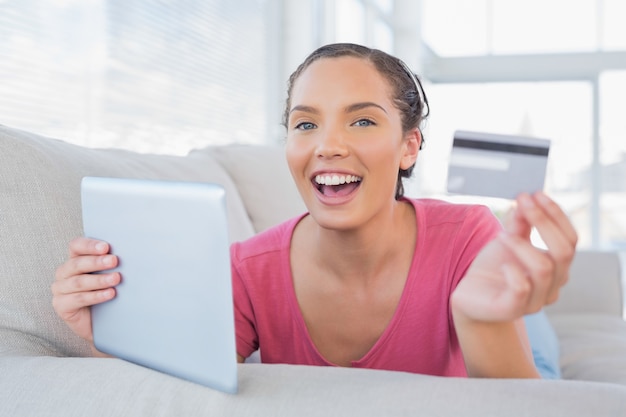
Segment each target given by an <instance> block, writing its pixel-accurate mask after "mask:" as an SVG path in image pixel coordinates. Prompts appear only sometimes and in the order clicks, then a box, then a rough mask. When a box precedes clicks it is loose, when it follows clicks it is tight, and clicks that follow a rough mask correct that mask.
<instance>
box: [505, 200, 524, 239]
mask: <svg viewBox="0 0 626 417" xmlns="http://www.w3.org/2000/svg"><path fill="white" fill-rule="evenodd" d="M517 206H518V204H514V205H513V206H512V207H511V208H510V209H509V210H508V212H507V213H506V214H505V216H504V219H503V222H502V223H503V228H504V230H506V231H507V232H508V233H511V234H514V235H517V236H521V237H529V236H530V231H531V226H530V224H529V223H528V221H527V220H526V219H525V218H524V217H523V216H522V215H521V214H520V212H519V209H518V208H517Z"/></svg>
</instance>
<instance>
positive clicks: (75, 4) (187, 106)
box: [0, 0, 268, 153]
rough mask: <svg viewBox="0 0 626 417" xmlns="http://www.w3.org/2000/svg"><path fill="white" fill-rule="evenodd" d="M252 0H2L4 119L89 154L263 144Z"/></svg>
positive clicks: (0, 97) (260, 31)
mask: <svg viewBox="0 0 626 417" xmlns="http://www.w3.org/2000/svg"><path fill="white" fill-rule="evenodd" d="M263 8H264V2H262V1H258V0H238V1H237V2H232V1H228V0H223V1H220V0H177V1H173V0H160V1H150V2H146V1H142V0H55V1H50V0H4V1H0V57H1V59H0V76H1V77H2V78H1V79H2V83H0V123H2V124H5V125H10V126H13V127H17V128H23V129H26V130H33V131H35V132H37V133H41V134H47V135H52V136H62V137H63V138H64V139H68V140H71V141H73V142H76V143H80V144H83V145H87V146H95V147H106V146H114V147H121V148H127V149H134V150H139V151H145V152H156V153H185V152H187V151H188V150H189V149H192V148H195V147H201V146H205V145H208V144H218V143H228V142H245V143H261V142H264V141H265V138H264V136H265V134H266V123H267V121H266V112H265V109H264V107H265V103H266V94H267V91H266V90H267V87H266V86H267V79H268V77H267V73H266V71H267V69H266V68H267V65H266V62H265V58H264V57H265V56H267V55H268V54H267V53H266V51H265V49H266V47H267V42H266V39H265V35H266V27H265V26H266V24H265V13H264V9H263Z"/></svg>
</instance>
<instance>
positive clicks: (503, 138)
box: [447, 130, 550, 199]
mask: <svg viewBox="0 0 626 417" xmlns="http://www.w3.org/2000/svg"><path fill="white" fill-rule="evenodd" d="M549 151H550V140H548V139H541V138H535V137H529V136H518V135H502V134H495V133H484V132H470V131H465V130H457V131H456V132H454V141H453V143H452V152H451V154H450V162H449V165H448V183H447V190H448V192H449V193H450V194H462V195H476V196H485V197H499V198H506V199H515V197H517V195H519V194H520V193H522V192H527V193H533V192H535V191H540V190H543V187H544V182H545V177H546V168H547V165H548V153H549Z"/></svg>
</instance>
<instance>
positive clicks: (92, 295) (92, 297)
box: [52, 288, 116, 321]
mask: <svg viewBox="0 0 626 417" xmlns="http://www.w3.org/2000/svg"><path fill="white" fill-rule="evenodd" d="M115 293H116V292H115V288H105V289H102V290H97V291H87V292H79V293H72V294H65V295H62V296H55V297H54V298H53V299H52V306H53V308H54V311H56V313H57V314H58V315H59V317H61V319H63V320H65V321H67V320H71V318H72V316H74V315H76V313H77V312H79V311H80V310H81V309H83V308H85V307H90V306H93V305H96V304H100V303H104V302H105V301H109V300H111V299H112V298H114V297H115Z"/></svg>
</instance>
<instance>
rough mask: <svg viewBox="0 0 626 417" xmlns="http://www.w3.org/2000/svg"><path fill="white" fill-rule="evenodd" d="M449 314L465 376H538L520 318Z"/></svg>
mask: <svg viewBox="0 0 626 417" xmlns="http://www.w3.org/2000/svg"><path fill="white" fill-rule="evenodd" d="M453 315H454V324H455V328H456V332H457V336H458V338H459V343H460V345H461V350H462V352H463V358H464V360H465V366H466V368H467V373H468V376H470V377H478V378H540V375H539V373H538V372H537V369H536V368H535V364H534V361H533V356H532V350H531V349H530V345H529V343H528V337H527V335H526V330H525V327H524V323H523V320H521V319H520V320H518V321H517V322H491V323H490V322H477V321H473V320H471V319H468V318H466V317H463V315H462V314H458V313H457V314H454V313H453Z"/></svg>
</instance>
